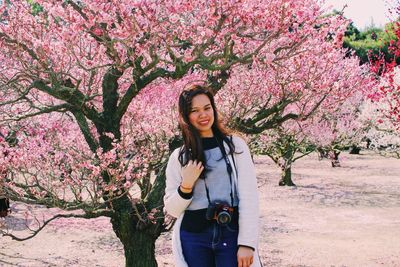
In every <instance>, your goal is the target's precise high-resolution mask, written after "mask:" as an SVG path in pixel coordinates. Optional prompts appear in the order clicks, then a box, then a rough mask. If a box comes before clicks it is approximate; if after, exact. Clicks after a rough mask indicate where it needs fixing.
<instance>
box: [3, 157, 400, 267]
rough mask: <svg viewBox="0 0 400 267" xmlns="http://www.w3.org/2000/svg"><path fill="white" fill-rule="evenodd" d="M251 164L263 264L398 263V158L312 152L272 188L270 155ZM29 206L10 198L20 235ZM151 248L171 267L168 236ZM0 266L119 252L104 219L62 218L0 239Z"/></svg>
mask: <svg viewBox="0 0 400 267" xmlns="http://www.w3.org/2000/svg"><path fill="white" fill-rule="evenodd" d="M256 167H257V173H258V177H259V186H260V192H261V194H260V196H261V204H262V205H261V216H262V217H261V236H260V251H261V256H262V259H261V260H262V262H263V263H264V266H297V267H300V266H301V267H305V266H307V267H320V266H327V267H331V266H336V267H343V266H354V267H358V266H362V267H370V266H371V267H372V266H385V267H396V266H400V160H396V159H387V158H383V157H380V156H378V155H374V154H371V153H367V154H365V155H348V154H347V153H346V154H344V158H342V167H341V168H332V167H331V166H330V162H329V161H326V160H325V161H318V160H317V157H316V155H310V156H309V157H307V158H304V159H302V160H300V161H299V162H296V163H295V164H294V167H293V177H294V182H295V183H297V185H298V186H297V187H295V188H282V187H279V186H277V183H278V180H279V170H278V169H277V168H276V167H275V166H274V165H273V163H272V162H271V161H270V160H269V159H268V158H267V157H257V158H256ZM26 208H27V207H26V206H25V205H23V204H17V203H14V204H13V209H14V214H13V215H12V216H10V217H8V218H7V221H6V223H7V224H8V225H9V226H10V227H11V228H12V229H13V233H14V234H17V235H19V236H23V235H24V234H26V233H27V229H26V227H25V223H24V219H23V214H24V211H25V210H26ZM34 210H43V208H40V207H36V208H34ZM47 212H51V211H49V210H48V211H47ZM156 245H157V251H156V253H157V260H158V262H159V266H173V263H172V257H171V248H170V233H167V234H164V235H162V236H161V237H160V238H159V240H158V241H157V244H156ZM0 266H124V256H123V250H122V246H121V244H120V242H119V241H118V239H117V238H116V236H115V234H114V233H113V231H112V229H111V226H110V224H109V222H108V220H107V218H98V219H94V220H90V221H89V220H69V219H62V220H61V219H60V220H58V221H57V222H54V223H51V224H50V225H49V226H48V227H47V228H45V229H44V230H43V231H42V232H41V233H39V234H38V235H37V236H36V237H34V238H33V239H31V240H28V241H25V242H14V241H11V240H10V239H9V238H5V237H0Z"/></svg>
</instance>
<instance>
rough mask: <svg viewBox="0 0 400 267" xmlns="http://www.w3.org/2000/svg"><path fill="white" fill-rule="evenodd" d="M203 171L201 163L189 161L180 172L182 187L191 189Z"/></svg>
mask: <svg viewBox="0 0 400 267" xmlns="http://www.w3.org/2000/svg"><path fill="white" fill-rule="evenodd" d="M203 170H204V166H203V164H202V163H201V161H199V162H197V160H189V162H188V164H186V166H184V167H183V168H182V171H181V176H182V183H181V185H182V187H184V188H193V186H194V184H195V183H196V181H197V179H199V176H200V174H201V172H202V171H203Z"/></svg>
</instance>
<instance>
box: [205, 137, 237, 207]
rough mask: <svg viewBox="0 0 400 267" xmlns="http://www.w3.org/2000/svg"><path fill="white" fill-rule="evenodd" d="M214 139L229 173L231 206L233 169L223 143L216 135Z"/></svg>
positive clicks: (208, 192) (207, 191)
mask: <svg viewBox="0 0 400 267" xmlns="http://www.w3.org/2000/svg"><path fill="white" fill-rule="evenodd" d="M215 140H216V141H217V143H218V147H219V149H220V150H221V153H222V156H223V158H224V160H225V163H226V171H227V172H228V174H229V183H230V186H231V192H230V197H231V207H233V186H232V171H233V170H232V165H231V162H230V161H229V158H228V155H227V154H226V151H225V147H224V145H223V144H222V145H221V143H220V142H219V141H218V138H217V137H215ZM206 180H207V179H204V185H205V187H206V194H207V200H208V203H209V204H211V198H210V191H209V189H208V186H207V182H206Z"/></svg>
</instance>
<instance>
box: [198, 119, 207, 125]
mask: <svg viewBox="0 0 400 267" xmlns="http://www.w3.org/2000/svg"><path fill="white" fill-rule="evenodd" d="M209 122H210V121H208V120H207V121H199V124H200V125H207V124H208V123H209Z"/></svg>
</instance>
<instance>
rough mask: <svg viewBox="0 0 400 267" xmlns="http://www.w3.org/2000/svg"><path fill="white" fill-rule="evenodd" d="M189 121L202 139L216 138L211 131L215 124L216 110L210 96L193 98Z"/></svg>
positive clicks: (202, 95)
mask: <svg viewBox="0 0 400 267" xmlns="http://www.w3.org/2000/svg"><path fill="white" fill-rule="evenodd" d="M189 121H190V123H191V124H192V125H193V126H194V127H195V128H196V129H197V130H198V131H199V132H200V136H201V137H213V136H214V135H213V132H212V130H211V126H212V125H213V123H214V109H213V108H212V106H211V102H210V99H209V98H208V96H206V95H204V94H201V95H197V96H195V97H193V99H192V107H191V110H190V113H189Z"/></svg>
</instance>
